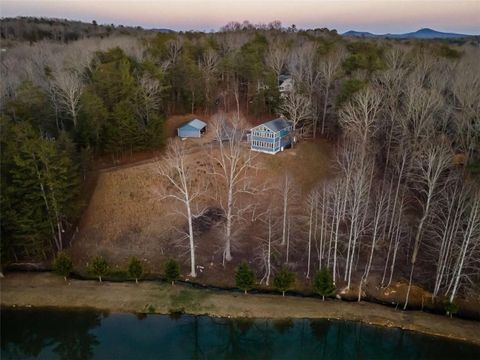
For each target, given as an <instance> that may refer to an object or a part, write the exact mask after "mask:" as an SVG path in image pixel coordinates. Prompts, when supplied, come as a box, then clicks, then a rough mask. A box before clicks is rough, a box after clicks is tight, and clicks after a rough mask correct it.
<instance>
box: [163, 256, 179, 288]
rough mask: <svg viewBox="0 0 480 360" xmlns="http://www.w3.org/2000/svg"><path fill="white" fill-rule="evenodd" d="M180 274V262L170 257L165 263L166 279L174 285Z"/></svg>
mask: <svg viewBox="0 0 480 360" xmlns="http://www.w3.org/2000/svg"><path fill="white" fill-rule="evenodd" d="M179 276H180V266H179V265H178V263H177V262H176V261H175V260H173V259H169V260H167V262H166V263H165V279H167V281H169V282H171V283H172V285H173V284H174V283H175V280H178V278H179Z"/></svg>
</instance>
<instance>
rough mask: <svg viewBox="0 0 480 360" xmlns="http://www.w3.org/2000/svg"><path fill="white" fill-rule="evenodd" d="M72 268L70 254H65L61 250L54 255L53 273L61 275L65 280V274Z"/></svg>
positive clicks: (68, 273)
mask: <svg viewBox="0 0 480 360" xmlns="http://www.w3.org/2000/svg"><path fill="white" fill-rule="evenodd" d="M72 270H73V264H72V260H71V259H70V256H68V255H67V254H65V253H64V252H63V251H59V252H58V253H57V255H56V256H55V260H54V261H53V271H54V272H55V274H58V275H60V276H63V278H64V279H65V281H67V276H68V275H70V273H71V272H72Z"/></svg>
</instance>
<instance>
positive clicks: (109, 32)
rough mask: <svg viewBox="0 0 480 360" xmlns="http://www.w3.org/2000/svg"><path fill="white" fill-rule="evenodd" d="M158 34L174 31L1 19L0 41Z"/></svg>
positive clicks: (65, 40)
mask: <svg viewBox="0 0 480 360" xmlns="http://www.w3.org/2000/svg"><path fill="white" fill-rule="evenodd" d="M158 32H162V33H166V32H173V30H170V29H163V28H159V29H152V30H146V29H143V28H142V27H140V26H135V27H133V26H123V25H114V24H98V23H97V22H96V21H95V20H93V21H92V22H91V23H87V22H82V21H76V20H67V19H56V18H36V17H15V18H2V19H0V37H1V39H2V40H10V41H29V42H31V43H32V42H36V41H40V40H52V41H59V42H64V43H68V42H70V41H75V40H80V39H84V38H92V37H93V38H95V37H98V38H105V37H109V36H115V35H131V36H138V37H141V36H144V35H148V34H155V33H158Z"/></svg>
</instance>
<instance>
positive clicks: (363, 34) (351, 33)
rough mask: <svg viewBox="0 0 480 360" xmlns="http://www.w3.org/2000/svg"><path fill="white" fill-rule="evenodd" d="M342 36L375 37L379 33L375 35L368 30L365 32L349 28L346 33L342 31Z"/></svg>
mask: <svg viewBox="0 0 480 360" xmlns="http://www.w3.org/2000/svg"><path fill="white" fill-rule="evenodd" d="M342 36H350V37H362V38H373V37H377V36H379V35H375V34H372V33H370V32H366V31H354V30H350V31H347V32H346V33H343V34H342Z"/></svg>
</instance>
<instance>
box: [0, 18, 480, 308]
mask: <svg viewBox="0 0 480 360" xmlns="http://www.w3.org/2000/svg"><path fill="white" fill-rule="evenodd" d="M3 26H4V24H3V23H2V37H3V34H4V29H3ZM12 28H14V27H12ZM8 34H9V36H10V40H9V41H11V44H10V45H9V47H7V48H5V50H4V49H3V48H2V58H1V79H2V81H1V89H2V90H1V103H0V111H1V120H0V121H1V127H2V131H1V148H2V152H1V173H2V174H1V188H2V191H1V213H2V219H1V255H2V263H3V264H6V263H8V262H18V261H21V260H41V261H44V260H46V259H49V258H51V257H52V256H53V255H54V254H55V253H57V252H58V251H62V250H63V249H64V248H65V247H66V244H68V243H69V241H68V238H69V237H70V236H71V234H72V232H73V229H74V227H75V226H76V223H77V221H78V219H79V217H80V216H81V212H82V209H83V208H84V205H85V204H83V201H84V198H83V197H82V194H83V192H82V189H83V184H84V183H85V179H86V178H87V177H88V175H89V170H90V168H91V165H92V163H93V162H94V161H95V159H97V158H98V157H100V156H108V157H109V158H111V159H117V158H119V157H122V156H126V155H129V154H134V153H136V152H139V151H144V150H149V149H163V150H162V151H163V153H164V157H163V162H161V164H159V172H158V176H159V177H160V178H161V179H162V180H161V181H164V182H166V183H167V184H169V187H168V188H169V189H171V191H169V192H168V193H165V194H163V198H165V199H167V198H170V199H172V201H177V202H178V203H179V211H180V212H182V215H184V216H185V218H186V222H187V224H188V227H187V231H186V236H185V243H186V244H187V243H188V245H187V249H188V258H186V260H185V261H186V263H187V264H188V266H189V268H190V276H192V277H195V276H196V275H197V273H196V270H197V267H196V264H195V261H196V259H195V253H196V251H197V249H198V248H199V247H201V246H202V245H201V244H196V243H195V231H194V229H193V225H194V221H195V219H196V218H197V217H198V216H199V214H200V213H201V210H198V208H199V206H198V204H201V201H202V200H201V198H202V196H204V195H205V193H206V192H207V191H208V190H206V189H205V188H201V187H200V185H202V186H204V185H205V184H200V183H199V182H198V181H195V179H196V178H195V176H196V175H195V174H196V171H197V170H198V169H195V166H194V165H192V164H188V162H187V161H184V160H185V159H186V156H187V154H186V151H185V148H184V146H182V144H180V143H178V142H174V141H171V140H168V134H166V132H165V126H166V119H167V118H168V117H169V116H171V115H175V114H185V113H197V114H203V115H205V116H210V115H214V114H217V113H219V112H222V113H224V114H231V115H229V119H228V120H225V121H224V122H223V123H222V122H220V121H217V122H215V123H214V126H213V128H214V129H215V130H214V131H216V133H215V136H216V137H217V139H218V141H217V143H218V148H217V149H216V150H215V152H212V153H211V160H212V164H210V165H208V166H210V168H209V170H210V171H209V172H208V173H209V176H210V177H211V178H212V179H213V178H215V181H214V182H213V183H214V184H215V188H214V190H215V192H216V193H217V194H220V195H219V197H218V199H216V201H217V207H218V208H219V209H221V213H222V215H221V217H222V219H223V220H222V226H223V229H224V236H223V241H224V247H223V249H222V263H223V265H224V266H226V264H228V262H230V261H232V259H233V258H235V246H234V245H235V243H237V242H241V241H242V239H241V236H239V235H238V233H239V231H237V230H239V229H241V228H242V227H243V226H244V223H245V222H246V221H248V222H250V223H254V224H255V226H256V227H257V233H258V234H259V237H260V238H261V239H260V240H259V246H258V247H256V250H255V252H254V253H252V254H250V255H251V257H252V258H251V259H245V260H248V261H249V262H251V263H252V264H254V265H253V266H254V268H255V272H256V273H257V274H260V275H259V278H261V283H263V284H265V285H267V286H268V285H269V283H271V278H273V275H274V273H276V272H278V271H282V270H283V269H284V268H289V269H290V270H292V271H293V272H295V273H296V275H297V277H302V278H307V279H309V278H311V277H313V274H314V272H315V270H316V269H322V268H328V269H329V270H330V271H331V274H332V276H333V282H334V283H335V284H337V285H338V284H342V285H344V286H345V288H347V289H351V288H355V289H356V291H358V293H359V294H361V292H362V288H363V287H365V286H366V285H367V284H368V283H369V282H370V283H372V282H375V284H378V285H381V286H385V287H388V286H390V285H391V284H392V281H395V280H397V279H399V278H404V279H406V281H407V283H408V290H407V294H406V299H405V302H404V306H405V307H406V306H407V304H408V298H409V293H410V289H411V286H412V284H419V285H421V286H423V287H424V288H426V289H428V291H430V292H431V293H432V295H433V297H442V298H446V299H448V301H449V302H453V301H454V300H455V299H456V298H457V297H458V296H459V295H461V296H463V297H467V296H478V294H479V293H480V262H479V260H480V184H479V182H480V181H479V179H480V64H479V62H478V58H479V57H480V49H479V47H478V44H475V42H474V41H473V40H468V39H467V40H464V41H458V40H456V41H455V42H454V43H453V42H448V41H445V40H443V41H440V40H428V41H424V40H382V39H351V38H346V37H342V36H340V35H338V34H337V32H336V31H335V30H328V29H324V28H323V29H309V30H302V29H297V28H296V27H295V26H294V25H292V26H289V27H283V26H282V24H281V23H280V22H277V21H275V22H272V23H270V24H260V25H254V24H251V23H249V22H244V23H235V22H233V23H229V24H227V25H226V26H224V27H223V28H222V29H220V31H218V32H212V33H200V32H181V33H173V32H152V31H143V30H141V29H136V30H135V33H133V34H131V33H121V32H117V33H115V34H109V36H103V35H102V36H91V37H86V36H81V37H80V36H78V37H76V36H70V37H69V38H68V39H69V40H68V41H66V40H65V37H54V38H51V37H46V36H45V37H40V39H38V36H37V37H31V36H30V37H25V36H24V35H19V34H16V33H15V32H14V31H13V30H12V31H9V32H8ZM16 36H17V38H15V37H16ZM12 38H13V40H12ZM37 39H38V40H37ZM285 76H287V77H289V78H290V79H291V80H292V84H293V86H292V89H291V90H290V91H288V92H287V93H286V94H281V93H280V91H279V86H278V84H279V79H280V78H282V77H285ZM277 115H283V116H285V117H286V118H287V119H289V120H291V121H292V123H293V127H294V129H295V131H296V132H297V133H298V137H299V139H300V140H299V141H300V142H302V141H315V140H316V139H326V140H327V141H328V142H329V143H330V144H332V147H333V148H334V154H332V164H333V165H332V167H333V172H334V176H331V177H329V178H328V179H326V180H325V179H322V181H319V182H318V184H315V186H313V187H312V188H311V189H309V190H308V191H307V192H305V191H302V189H301V188H300V187H299V186H298V184H296V183H295V179H294V177H293V176H292V175H294V174H291V173H289V169H288V168H286V169H284V175H283V176H281V177H280V178H278V179H270V180H271V181H270V182H269V183H268V184H263V185H259V184H258V183H255V186H254V187H253V185H252V181H251V179H252V177H253V176H254V175H253V174H254V173H255V171H256V169H255V161H254V160H253V159H252V156H251V155H250V154H249V153H248V152H245V151H244V150H242V149H243V145H242V142H241V138H242V137H240V136H237V134H238V132H239V131H240V132H244V131H245V130H246V129H245V127H243V126H241V121H240V119H244V118H247V119H265V118H268V117H269V116H270V117H272V118H273V116H277ZM213 117H214V116H213ZM225 122H226V123H228V126H225ZM230 130H231V131H230ZM225 134H227V135H225ZM295 146H297V145H295ZM210 190H211V189H210ZM249 192H250V193H253V192H256V194H259V196H256V197H255V198H256V199H261V200H258V204H257V203H254V200H251V202H246V201H245V196H244V194H245V193H249ZM260 195H261V196H260ZM249 199H252V197H249ZM265 199H269V200H265ZM271 199H275V201H272V200H271ZM199 211H200V212H199ZM247 218H248V219H250V220H246V219H247ZM236 260H237V259H236ZM238 260H242V259H238ZM281 269H282V270H281ZM359 296H360V295H359Z"/></svg>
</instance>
